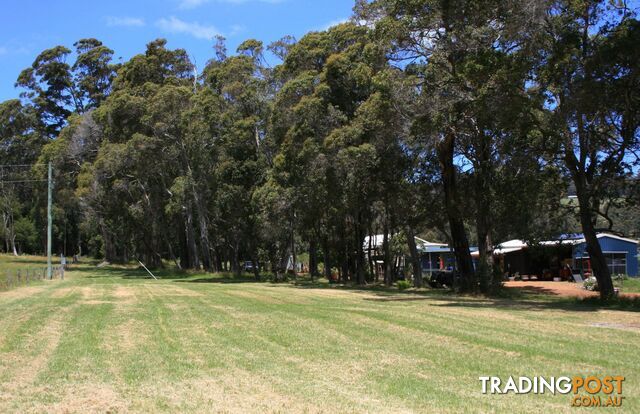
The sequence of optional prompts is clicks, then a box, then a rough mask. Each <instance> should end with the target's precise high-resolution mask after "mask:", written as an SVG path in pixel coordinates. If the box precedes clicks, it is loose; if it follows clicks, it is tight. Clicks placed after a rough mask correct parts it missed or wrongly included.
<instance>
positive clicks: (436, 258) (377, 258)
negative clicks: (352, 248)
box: [363, 234, 455, 275]
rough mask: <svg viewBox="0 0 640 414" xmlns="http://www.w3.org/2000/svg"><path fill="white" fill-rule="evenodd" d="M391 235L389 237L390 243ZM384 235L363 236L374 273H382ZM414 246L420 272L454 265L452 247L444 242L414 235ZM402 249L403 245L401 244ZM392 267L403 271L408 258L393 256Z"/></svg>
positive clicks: (424, 272)
mask: <svg viewBox="0 0 640 414" xmlns="http://www.w3.org/2000/svg"><path fill="white" fill-rule="evenodd" d="M391 240H392V237H391V236H390V237H389V242H390V243H391ZM383 242H384V236H383V235H382V234H377V235H374V236H372V237H368V236H367V237H365V240H364V244H363V246H364V251H365V254H366V256H367V258H368V260H369V261H370V262H371V263H372V267H373V270H374V272H375V274H376V275H380V274H383V273H384V251H383ZM415 242H416V248H417V250H418V254H419V255H420V264H421V267H422V273H423V274H428V273H431V272H435V271H439V270H445V269H453V268H454V267H455V256H454V254H453V249H451V248H450V247H449V246H448V245H447V244H446V243H437V242H430V241H427V240H424V239H422V238H420V237H415ZM402 248H403V249H404V248H405V246H402ZM392 250H393V249H392ZM393 260H394V268H395V269H396V271H398V272H403V270H404V267H405V264H406V263H407V262H408V258H406V257H404V256H395V257H393Z"/></svg>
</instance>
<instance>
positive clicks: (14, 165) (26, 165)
mask: <svg viewBox="0 0 640 414" xmlns="http://www.w3.org/2000/svg"><path fill="white" fill-rule="evenodd" d="M37 165H38V166H40V165H47V164H0V168H12V167H35V166H37Z"/></svg>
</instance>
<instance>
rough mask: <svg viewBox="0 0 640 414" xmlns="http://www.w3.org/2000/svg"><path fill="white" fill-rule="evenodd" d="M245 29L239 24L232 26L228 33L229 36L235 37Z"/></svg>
mask: <svg viewBox="0 0 640 414" xmlns="http://www.w3.org/2000/svg"><path fill="white" fill-rule="evenodd" d="M245 30H247V28H246V27H245V26H243V25H241V24H234V25H233V26H231V30H230V31H229V36H237V35H239V34H241V33H243V32H244V31H245Z"/></svg>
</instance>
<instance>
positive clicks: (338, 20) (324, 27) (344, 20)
mask: <svg viewBox="0 0 640 414" xmlns="http://www.w3.org/2000/svg"><path fill="white" fill-rule="evenodd" d="M349 20H350V19H349V18H348V17H345V18H342V19H335V20H332V21H330V22H329V23H327V24H325V25H324V26H322V27H320V29H319V30H321V31H325V30H329V29H330V28H332V27H333V26H337V25H339V24H342V23H346V22H348V21H349Z"/></svg>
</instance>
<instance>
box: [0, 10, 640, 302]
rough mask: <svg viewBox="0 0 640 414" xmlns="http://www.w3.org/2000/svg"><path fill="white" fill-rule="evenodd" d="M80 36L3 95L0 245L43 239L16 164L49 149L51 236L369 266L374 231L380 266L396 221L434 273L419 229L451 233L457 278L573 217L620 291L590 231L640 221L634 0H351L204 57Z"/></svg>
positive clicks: (107, 250)
mask: <svg viewBox="0 0 640 414" xmlns="http://www.w3.org/2000/svg"><path fill="white" fill-rule="evenodd" d="M73 47H74V50H73V51H72V50H71V49H68V48H67V47H65V46H56V47H54V48H51V49H47V50H45V51H43V52H42V53H40V54H39V55H38V56H37V58H36V59H35V61H34V62H33V65H32V66H31V67H29V68H26V69H25V70H23V71H22V72H21V73H20V75H19V77H18V79H17V82H16V86H17V87H19V88H20V90H21V94H20V99H11V100H8V101H5V102H3V103H0V142H1V144H0V164H2V165H3V167H1V178H0V181H2V180H4V181H5V183H4V184H2V185H0V211H1V212H2V217H3V221H2V228H1V229H0V232H1V233H2V235H3V237H4V245H3V249H4V250H5V251H9V252H13V253H16V254H17V253H18V251H19V250H20V251H23V252H41V251H43V250H44V243H45V240H43V239H44V238H43V234H44V231H43V230H44V228H45V226H46V192H44V191H43V188H44V187H43V185H41V184H38V183H33V185H24V183H11V182H10V181H11V180H12V179H15V177H19V178H23V177H26V176H28V177H35V178H44V177H45V176H46V167H45V166H44V165H45V164H46V163H48V162H51V163H52V164H53V166H54V172H55V173H54V178H55V192H54V200H55V208H54V225H55V227H54V247H55V248H54V251H58V252H62V253H65V254H91V255H94V256H96V257H103V258H104V259H105V260H108V261H110V262H127V261H129V260H131V259H134V258H139V259H142V260H143V261H144V262H145V263H147V264H148V265H149V266H162V264H163V262H166V261H172V262H174V263H175V264H176V265H177V266H179V267H181V268H185V269H205V270H207V271H234V272H236V273H239V272H240V271H241V268H242V263H243V262H244V261H252V262H253V263H255V264H258V263H268V264H269V270H270V271H272V272H273V273H274V274H275V275H276V278H277V277H278V276H279V275H281V274H282V273H283V272H284V271H285V269H286V266H287V262H288V261H289V260H290V257H293V259H294V261H295V260H296V259H295V258H296V257H297V256H298V255H300V254H302V253H303V252H304V254H305V255H306V254H308V258H309V260H308V261H309V271H310V274H311V275H312V277H316V276H319V275H320V270H321V269H323V271H324V273H325V276H327V277H330V276H331V272H332V271H334V272H337V273H338V274H339V277H340V279H341V280H342V281H351V282H355V283H359V284H364V283H366V282H367V281H370V280H371V278H372V277H373V275H372V269H371V263H369V261H368V260H367V257H366V254H365V248H366V246H364V241H365V239H366V237H367V236H371V235H375V234H382V235H383V248H382V250H383V254H384V256H385V260H384V263H385V269H384V280H385V282H386V283H389V284H390V283H392V282H393V281H394V277H395V272H394V271H393V263H392V260H391V257H392V254H393V253H392V250H393V249H394V246H393V245H392V239H394V238H396V239H397V238H398V237H399V238H400V239H401V240H404V242H405V243H406V250H407V252H408V253H409V257H410V258H411V260H410V261H411V263H412V266H411V267H412V269H413V273H414V275H413V276H414V283H415V285H416V286H420V285H421V284H422V275H421V272H420V271H419V269H420V264H419V258H418V252H417V248H416V245H415V241H414V236H415V235H425V234H426V235H429V236H431V237H436V238H439V239H440V240H444V241H446V242H448V243H449V244H450V245H451V246H452V247H453V248H454V249H455V257H456V267H457V270H458V272H459V273H460V283H459V286H458V287H457V288H458V289H459V290H461V291H466V292H475V291H481V292H485V293H488V292H491V291H492V290H493V289H494V288H495V287H496V286H498V285H499V283H500V280H501V275H500V271H499V269H497V266H495V265H494V262H493V255H492V251H493V248H494V244H496V241H500V240H504V239H507V238H516V237H518V238H523V239H527V240H536V239H541V238H543V237H547V236H550V235H557V234H559V233H562V232H566V231H580V232H582V233H584V236H585V239H586V243H587V250H588V252H589V255H590V256H591V260H592V267H593V270H594V273H595V275H596V277H597V278H598V282H599V285H600V289H601V293H602V295H603V296H605V297H607V296H610V295H611V294H612V293H613V285H612V283H611V275H610V274H609V270H608V267H607V265H606V262H605V259H604V255H603V254H602V251H601V249H600V246H599V244H598V241H597V238H596V233H597V231H599V230H602V229H608V230H613V231H621V232H625V233H631V234H633V233H635V232H636V231H637V230H638V228H637V223H632V224H629V222H628V220H625V219H620V220H618V217H622V218H624V217H627V216H628V215H629V214H633V211H635V210H634V205H635V201H636V200H637V199H638V197H637V189H636V187H635V185H634V183H635V182H636V178H637V177H636V175H637V167H638V159H637V151H638V149H639V148H638V131H639V125H640V100H639V91H640V77H639V74H640V72H639V67H638V65H639V63H640V25H639V22H638V20H637V19H636V17H635V14H634V12H633V10H630V9H629V7H628V6H627V4H626V2H624V1H621V0H612V1H592V0H548V1H544V0H527V1H519V0H500V1H498V0H488V1H483V2H477V1H463V0H460V1H457V0H418V1H416V0H373V1H365V0H359V1H357V2H356V4H355V6H354V16H353V18H352V20H351V21H350V22H348V23H344V24H340V25H337V26H334V27H332V28H329V29H328V30H325V31H314V32H310V33H308V34H306V35H305V36H303V37H302V38H301V39H299V40H296V39H294V38H293V37H291V36H287V37H284V38H283V39H280V40H278V41H276V42H273V43H271V44H269V45H267V46H265V45H264V44H263V43H262V42H261V41H258V40H253V39H251V40H247V41H245V42H243V43H242V44H241V45H240V46H239V47H238V48H237V50H236V51H235V53H229V51H228V50H227V49H226V46H225V41H224V39H223V38H220V37H219V38H216V39H215V41H214V44H213V49H212V57H211V59H210V60H209V61H208V62H207V64H206V66H205V67H204V68H202V69H201V70H199V68H197V67H196V66H195V65H194V64H193V63H192V61H191V59H190V57H189V55H188V53H187V51H186V50H183V49H174V50H172V49H169V48H168V47H167V44H166V41H165V40H163V39H158V40H155V41H152V42H150V43H149V44H147V47H146V50H145V52H144V53H142V54H139V55H136V56H134V57H132V58H131V59H129V60H128V61H126V62H123V63H115V62H114V61H113V54H114V51H113V50H111V49H110V48H108V47H107V46H106V45H104V44H103V43H102V42H100V41H99V40H97V39H81V40H79V41H78V42H76V43H75V44H74V45H73ZM70 60H74V61H73V63H69V61H70ZM274 61H277V63H276V64H273V63H272V62H274ZM31 164H33V166H32V167H25V168H22V169H20V168H17V169H16V168H13V169H12V168H9V167H4V166H15V165H22V166H24V165H31ZM570 188H571V189H572V191H575V196H576V197H575V202H567V195H568V191H569V189H570ZM634 217H636V216H634ZM618 223H624V224H623V225H622V227H620V224H618ZM471 244H477V246H478V247H479V255H480V258H479V260H478V264H477V265H475V266H474V263H473V262H472V260H471V254H470V249H469V246H470V245H471ZM320 264H322V266H320ZM253 269H254V271H255V276H256V277H260V275H259V272H260V266H253Z"/></svg>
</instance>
